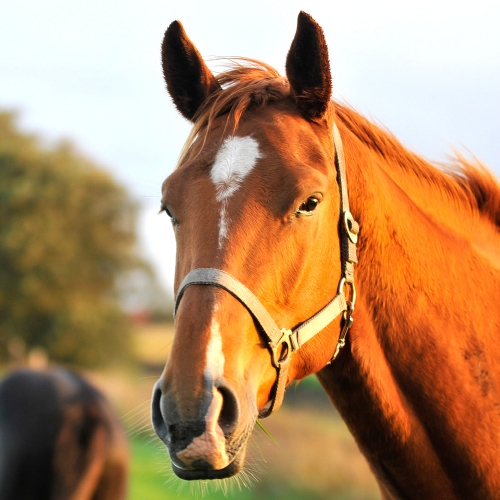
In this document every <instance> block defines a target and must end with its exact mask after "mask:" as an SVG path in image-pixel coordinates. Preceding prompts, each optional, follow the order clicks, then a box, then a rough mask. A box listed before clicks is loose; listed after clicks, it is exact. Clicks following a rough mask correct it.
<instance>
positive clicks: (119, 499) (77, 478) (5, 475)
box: [0, 368, 128, 500]
mask: <svg viewBox="0 0 500 500" xmlns="http://www.w3.org/2000/svg"><path fill="white" fill-rule="evenodd" d="M127 470H128V444H127V437H126V434H125V431H124V429H123V428H122V425H121V422H120V421H119V419H118V417H117V416H116V415H115V413H114V411H113V409H112V408H111V406H110V404H109V402H108V401H107V400H106V399H105V398H104V396H102V394H100V393H99V392H98V391H97V390H96V389H95V388H94V387H93V386H91V385H90V384H89V383H88V382H86V381H85V380H83V379H82V378H81V377H80V376H78V375H76V374H75V373H73V372H71V371H69V370H65V369H62V368H57V369H56V368H52V369H48V370H40V371H39V370H28V369H21V370H16V371H14V372H12V373H11V374H10V375H8V376H7V377H5V379H4V380H2V382H1V383H0V498H1V499H2V500H125V498H126V492H127Z"/></svg>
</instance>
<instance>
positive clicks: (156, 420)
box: [151, 383, 168, 443]
mask: <svg viewBox="0 0 500 500" xmlns="http://www.w3.org/2000/svg"><path fill="white" fill-rule="evenodd" d="M158 384H159V383H157V384H156V385H155V387H154V389H153V396H152V398H151V422H152V424H153V429H154V430H155V432H156V434H157V435H158V437H159V438H160V439H161V440H162V441H163V442H164V443H166V440H167V436H168V430H167V425H166V423H165V420H164V418H163V415H162V412H161V396H162V394H161V389H160V387H159V385H158Z"/></svg>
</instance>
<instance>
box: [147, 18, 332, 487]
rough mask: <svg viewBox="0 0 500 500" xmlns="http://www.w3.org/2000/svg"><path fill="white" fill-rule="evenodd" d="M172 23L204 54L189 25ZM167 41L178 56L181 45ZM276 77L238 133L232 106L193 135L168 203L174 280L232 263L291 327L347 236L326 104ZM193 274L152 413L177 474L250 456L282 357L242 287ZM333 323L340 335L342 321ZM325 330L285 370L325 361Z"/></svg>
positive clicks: (233, 469)
mask: <svg viewBox="0 0 500 500" xmlns="http://www.w3.org/2000/svg"><path fill="white" fill-rule="evenodd" d="M306 22H310V20H309V19H306ZM179 26H180V25H178V24H175V23H173V25H172V26H171V27H170V28H169V30H168V31H167V33H166V36H165V40H166V42H164V53H165V50H166V49H165V45H167V48H168V40H169V36H170V37H172V36H173V35H172V33H170V34H169V32H170V31H172V30H174V31H175V30H178V29H179ZM315 26H316V25H315ZM317 28H318V29H319V27H317ZM176 36H179V37H180V39H181V41H182V43H184V44H185V45H186V47H187V52H190V51H191V52H192V53H194V54H195V55H196V54H197V52H196V49H195V48H194V46H192V44H191V42H189V40H188V39H187V37H186V36H185V33H184V32H183V30H182V29H181V31H180V34H179V33H177V35H176ZM176 40H177V39H176ZM177 41H178V40H177ZM172 46H174V44H172ZM168 50H170V53H169V54H167V55H168V57H170V58H171V59H175V54H174V55H172V54H171V53H172V52H174V50H175V48H172V47H170V48H169V49H168ZM193 51H194V52H193ZM164 59H165V55H164ZM177 63H178V64H181V63H179V62H177ZM168 64H170V62H169V61H167V62H165V60H164V71H165V74H166V78H167V84H168V85H169V91H170V93H171V94H172V96H173V97H174V101H175V102H176V104H177V106H178V108H179V109H180V111H181V112H182V113H183V114H184V115H185V116H186V117H188V118H192V116H191V115H192V110H191V108H189V107H187V106H185V105H184V104H183V103H184V102H185V100H182V99H180V98H179V95H178V92H180V90H178V89H177V82H176V81H175V78H176V77H177V76H176V77H175V78H174V77H170V79H169V76H168V73H169V68H168V67H167V68H165V65H168ZM199 64H200V65H201V68H202V71H201V72H202V73H203V72H204V71H209V70H208V69H207V68H206V67H205V66H204V63H203V61H202V60H201V59H199ZM288 71H289V73H292V72H293V69H289V70H288ZM328 71H329V69H328ZM176 75H177V73H176ZM202 77H203V78H202V80H203V79H204V81H209V82H210V78H213V77H212V76H211V73H210V75H209V76H207V75H206V74H205V75H202ZM288 77H289V79H290V80H293V75H290V74H289V75H288ZM172 79H173V80H172ZM183 85H184V86H183V87H182V89H184V87H185V84H183ZM207 85H208V84H207ZM217 85H218V84H217V83H214V81H211V83H210V84H209V86H211V87H216V86H217ZM266 85H268V84H266ZM274 85H275V86H276V85H278V84H276V83H274ZM279 85H281V87H285V85H286V90H287V95H286V97H284V98H282V99H280V100H278V101H277V102H269V103H268V104H267V105H266V106H262V107H250V108H249V109H247V110H246V111H245V113H244V115H243V116H242V117H241V120H240V121H239V123H238V124H237V128H236V131H235V132H234V133H233V130H234V128H233V126H234V122H233V117H232V116H229V117H228V115H227V114H222V115H221V116H219V117H218V118H216V119H215V120H213V121H211V122H210V123H209V124H208V126H207V127H205V128H204V129H203V130H201V131H200V132H199V133H198V134H197V136H196V138H195V139H194V140H193V142H192V144H191V146H190V148H189V150H188V152H187V153H186V154H185V155H184V157H183V158H182V160H181V162H180V165H179V167H178V168H177V169H176V170H175V171H174V173H173V174H172V175H171V176H170V177H169V178H168V179H167V180H166V181H165V183H164V185H163V192H162V195H163V196H162V204H163V207H164V209H165V210H166V211H167V213H168V214H169V215H170V216H171V218H172V224H173V226H174V231H175V234H176V239H177V267H176V286H175V287H176V291H177V293H179V287H180V284H181V281H182V280H183V279H184V277H185V276H186V275H187V274H188V273H190V271H192V270H194V269H200V268H201V269H204V268H212V270H213V269H217V270H223V271H225V272H227V273H229V274H230V275H232V276H234V277H235V278H236V279H237V280H238V281H239V282H241V283H243V284H244V285H245V286H246V287H247V288H248V289H250V290H251V291H252V292H253V294H255V296H257V297H258V299H259V301H260V302H261V303H262V305H263V306H264V307H265V309H267V311H268V312H269V314H270V315H271V317H272V318H273V319H274V321H275V322H276V324H277V325H280V327H286V328H292V327H294V326H296V325H298V324H300V323H302V322H303V321H305V320H307V319H308V318H310V317H311V316H312V315H313V314H314V313H316V312H317V311H318V308H319V307H318V306H323V305H325V304H326V303H328V301H330V300H331V299H332V297H333V296H334V295H335V293H336V289H337V284H338V282H339V276H340V259H339V258H338V257H336V256H338V255H339V240H338V233H337V231H336V230H335V223H333V224H332V221H336V220H338V216H339V204H340V202H339V192H338V191H339V190H338V185H337V182H336V173H335V169H334V168H333V169H332V165H333V163H334V148H333V144H332V139H331V122H330V120H329V119H328V118H327V117H326V115H327V113H325V112H317V113H316V115H315V116H312V117H313V118H315V119H314V120H310V119H307V118H305V117H304V112H303V110H301V109H299V105H298V103H297V100H296V99H293V98H291V96H290V93H289V90H288V86H287V84H285V83H284V82H283V80H280V82H279ZM291 86H292V89H293V81H292V82H291ZM220 92H221V95H224V92H226V93H227V92H231V89H229V90H222V89H220ZM206 93H210V89H208V90H206ZM296 93H297V94H298V92H296ZM191 97H192V99H195V98H196V96H194V97H193V96H191ZM329 97H330V96H329V93H328V95H327V99H329ZM203 98H204V96H203ZM320 235H321V236H320ZM332 256H334V257H332ZM337 259H338V260H337ZM332 261H333V262H332ZM192 285H193V286H189V288H186V289H185V290H183V293H182V300H180V299H179V301H178V304H177V311H176V318H175V338H174V342H173V345H172V350H171V353H170V357H169V360H168V363H167V365H166V368H165V370H164V373H163V374H162V376H161V378H160V380H159V381H158V383H157V384H156V386H155V389H154V392H153V408H152V418H153V424H154V427H155V430H156V432H157V434H158V435H159V437H160V438H161V439H162V440H163V441H164V442H165V444H166V445H167V447H168V449H169V452H170V456H171V460H172V466H173V469H174V471H175V473H176V474H177V475H178V476H179V477H181V478H183V479H213V478H224V477H229V476H231V475H233V474H236V473H237V472H238V471H239V470H240V469H241V466H242V464H243V461H244V456H245V448H246V442H247V439H248V437H249V435H250V432H251V431H252V428H253V426H254V423H255V420H256V418H257V417H258V416H259V415H261V416H262V415H266V414H267V411H266V408H267V407H268V405H269V404H270V400H272V398H273V392H274V391H275V384H276V379H277V375H276V368H275V367H274V366H273V364H272V362H271V356H270V352H269V349H268V347H269V346H268V342H267V340H266V338H265V336H263V335H262V332H261V331H260V327H259V325H258V323H257V322H256V321H255V318H254V317H253V315H252V314H250V312H249V310H248V308H247V307H246V306H244V305H243V304H242V302H241V301H240V299H238V298H236V297H235V296H233V294H232V293H230V292H228V291H227V290H226V289H223V288H220V287H218V286H200V285H197V284H196V283H192ZM332 325H333V326H332V327H333V328H335V329H336V330H335V332H336V334H337V335H338V329H339V320H336V321H335V322H334V323H333V324H332ZM326 330H328V329H326ZM327 337H328V332H327V333H324V334H323V333H322V334H320V335H318V336H317V337H315V338H313V339H312V340H311V341H310V342H308V344H307V345H305V346H304V349H302V350H301V351H299V352H298V353H297V354H296V355H294V357H293V358H292V360H291V363H290V369H289V372H288V380H289V381H291V380H293V379H296V378H301V377H303V376H305V375H307V374H309V373H311V372H313V371H316V370H318V369H320V368H321V367H323V366H325V364H326V363H327V362H328V360H329V359H330V358H331V356H332V347H331V341H330V342H328V340H327ZM286 348H287V347H285V349H286ZM288 348H289V346H288ZM313 352H314V355H313ZM282 354H283V355H284V356H286V355H287V354H288V353H286V352H284V353H282ZM285 382H286V380H285Z"/></svg>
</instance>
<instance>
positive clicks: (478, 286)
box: [319, 129, 500, 498]
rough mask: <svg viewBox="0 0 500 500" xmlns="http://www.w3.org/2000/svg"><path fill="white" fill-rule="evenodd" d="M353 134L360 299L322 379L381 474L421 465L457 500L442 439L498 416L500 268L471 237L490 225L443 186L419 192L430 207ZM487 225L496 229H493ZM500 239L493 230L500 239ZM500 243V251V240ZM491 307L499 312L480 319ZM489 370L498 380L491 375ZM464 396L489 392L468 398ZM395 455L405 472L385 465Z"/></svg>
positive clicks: (351, 179) (349, 150)
mask: <svg viewBox="0 0 500 500" xmlns="http://www.w3.org/2000/svg"><path fill="white" fill-rule="evenodd" d="M341 134H342V136H343V140H344V147H345V156H346V164H347V171H348V183H349V197H350V202H351V210H352V212H353V215H354V217H355V218H356V219H357V220H358V222H359V223H360V228H361V229H360V240H359V241H360V242H359V246H358V257H359V264H358V265H357V266H356V275H355V281H356V288H357V295H358V300H357V304H356V310H355V312H354V325H353V327H352V329H351V331H350V333H349V336H348V339H349V340H348V342H349V344H348V348H347V354H346V355H343V353H342V354H341V355H340V356H339V358H337V360H336V361H335V362H334V363H333V364H332V365H330V366H329V367H327V368H326V369H325V370H323V371H322V372H320V373H319V378H320V380H321V381H322V383H323V385H324V386H325V389H326V390H327V392H328V393H329V395H330V396H331V398H332V400H333V401H334V403H335V405H336V406H337V408H338V409H339V411H340V413H341V414H342V415H343V417H344V419H345V420H346V422H347V424H348V426H349V427H350V430H351V432H352V433H353V434H354V436H355V437H356V438H357V441H358V444H359V446H360V448H361V449H362V450H363V451H366V452H367V457H368V458H369V457H370V456H371V457H378V458H376V459H374V460H373V461H372V460H370V458H369V460H370V461H371V462H372V467H373V468H374V469H377V468H380V467H382V468H385V469H387V468H388V469H387V470H389V469H390V470H391V473H392V474H393V475H394V476H395V477H396V476H397V475H398V474H399V473H404V471H403V472H402V471H401V469H402V468H404V467H406V472H408V468H412V469H413V471H412V473H413V474H414V477H415V481H416V482H417V483H418V481H419V479H421V477H420V478H419V474H422V476H425V475H426V474H427V475H429V474H430V475H429V479H430V482H429V484H432V487H433V488H438V486H437V485H441V486H439V488H441V487H442V488H443V490H442V493H443V496H442V497H441V498H445V497H446V491H448V489H449V487H450V485H449V483H448V479H447V474H446V473H445V472H443V457H440V456H438V453H437V452H436V451H435V449H434V445H433V444H431V442H432V440H441V439H442V442H441V445H442V447H443V450H446V446H447V445H448V444H449V443H450V442H452V441H453V438H452V437H451V435H453V429H454V428H455V426H456V425H458V424H457V422H456V421H455V422H454V421H453V418H464V419H465V418H466V416H467V417H468V418H471V420H472V421H474V419H475V418H477V419H478V420H480V419H481V412H483V413H485V412H489V414H491V415H493V413H492V412H491V407H490V406H488V405H490V400H488V399H487V398H484V397H483V398H482V400H481V404H478V402H477V401H478V400H477V399H476V397H477V398H479V399H480V398H481V394H483V395H484V394H486V393H488V394H489V393H490V392H491V391H493V390H494V387H495V385H496V384H497V383H498V382H500V372H499V370H497V369H496V368H493V366H492V365H493V364H494V363H493V361H494V359H495V358H494V357H493V356H496V359H497V360H498V359H500V349H498V348H496V347H493V346H488V347H487V348H486V347H483V342H485V343H486V342H491V344H493V345H496V344H498V342H496V341H495V335H497V334H498V332H497V329H498V325H499V324H500V314H499V312H498V307H497V306H496V305H495V304H496V301H497V300H498V297H500V273H499V271H498V269H500V266H499V267H498V268H497V270H496V271H495V270H494V269H492V268H491V265H489V264H490V262H489V261H488V258H486V257H485V256H484V255H481V253H480V252H478V251H477V248H476V247H475V244H474V243H473V242H471V235H470V234H469V233H470V231H469V229H468V228H469V226H470V227H472V226H474V220H475V226H476V229H477V228H478V225H480V224H479V223H478V215H477V214H472V213H471V212H470V210H469V211H467V210H465V208H464V206H460V203H459V202H456V203H455V205H453V204H452V203H450V202H449V200H448V198H447V195H446V193H444V194H443V192H442V191H440V190H439V189H438V188H437V187H436V185H435V183H434V182H428V183H427V184H428V185H427V186H424V183H421V186H419V189H422V190H423V189H424V187H427V193H428V194H427V196H428V199H429V200H433V201H432V202H430V203H429V205H427V206H425V204H424V202H423V201H420V202H419V200H418V196H419V195H418V191H417V190H416V189H413V190H412V187H411V185H412V182H415V179H411V178H408V179H405V178H404V175H403V173H402V172H401V171H397V170H395V171H394V175H391V167H390V166H389V165H388V163H387V162H386V161H385V160H384V158H383V157H382V155H379V154H375V153H373V152H372V150H371V149H368V148H367V147H366V146H365V147H364V146H363V144H362V143H361V141H360V140H359V139H358V138H357V137H355V136H354V135H353V134H351V133H350V132H349V131H347V130H345V129H341ZM394 168H395V169H397V168H398V167H396V166H394ZM433 175H434V174H433ZM457 205H458V207H457ZM438 208H440V209H439V211H438V210H437V209H438ZM456 210H458V211H459V213H458V214H457V213H456ZM433 212H435V214H434V215H433ZM490 226H491V224H490ZM487 228H488V224H487V223H485V224H484V227H483V228H482V229H481V231H484V232H485V233H486V232H488V229H487ZM490 229H491V228H490ZM494 233H495V231H494V230H493V229H491V230H490V231H489V234H490V236H492V237H493V234H494ZM494 237H495V238H496V240H495V243H496V245H500V240H499V236H498V234H496V235H495V236H494ZM497 248H500V246H497ZM497 262H499V263H500V260H499V261H497ZM486 277H488V279H489V280H490V281H491V283H489V285H488V288H489V293H484V294H482V293H481V291H482V289H484V288H485V285H484V283H483V280H484V279H486ZM460 284H465V286H464V285H462V286H460ZM473 291H474V292H475V293H472V292H473ZM485 309H486V310H487V311H488V314H478V311H484V310H485ZM495 325H497V326H495ZM494 350H496V351H497V352H496V353H494ZM485 352H487V354H485ZM493 353H494V354H493ZM490 356H491V358H490ZM467 358H470V359H473V360H476V361H477V366H474V367H472V368H471V366H469V365H467V364H466V361H464V360H466V359H467ZM476 358H477V359H476ZM464 363H465V364H464ZM481 363H482V365H481ZM490 363H491V366H490ZM481 366H482V368H481ZM485 367H486V368H485ZM479 369H481V370H483V371H484V370H489V374H488V372H486V375H484V373H483V375H481V374H480V373H479V372H478V371H477V370H479ZM494 372H496V373H494ZM481 377H483V379H482V380H481ZM490 379H492V380H495V381H494V382H493V381H492V380H490ZM476 386H477V387H476ZM463 387H468V388H470V389H469V390H470V392H471V393H474V392H478V394H477V395H476V394H473V396H474V397H471V394H469V395H468V397H470V401H467V400H466V401H464V396H463V394H461V393H460V392H461V391H462V388H463ZM483 402H484V405H483ZM460 405H461V406H460ZM474 405H476V406H475V407H474ZM464 411H465V412H466V413H468V415H465V414H464ZM471 415H473V417H471ZM495 415H497V416H498V413H495ZM491 418H492V419H496V418H497V417H491ZM498 420H500V418H498ZM437 421H439V422H441V424H440V425H441V426H442V427H441V428H440V433H436V434H435V435H434V434H433V432H430V431H429V427H430V426H432V425H433V422H437ZM491 423H492V425H497V424H500V422H497V421H496V420H495V422H491ZM461 439H464V440H466V439H468V438H467V437H463V438H461ZM435 442H436V441H434V443H435ZM389 443H390V444H389ZM464 446H473V445H472V444H471V443H470V442H467V443H466V444H464ZM410 449H411V450H412V451H411V456H409V455H408V452H407V450H410ZM381 450H385V452H386V453H387V455H385V452H382V451H381ZM384 456H386V457H387V456H392V457H393V458H394V460H395V461H397V460H399V461H400V463H399V464H397V465H395V464H394V462H393V463H392V464H387V463H385V464H384V465H383V466H382V465H380V464H381V463H382V462H384V458H383V457H384ZM471 456H472V455H471ZM381 457H382V458H381ZM424 464H426V465H425V466H424ZM429 464H431V469H432V470H433V472H432V473H430V472H429V468H428V465H429ZM445 465H446V464H445ZM462 465H463V464H460V466H462ZM450 467H452V466H450ZM387 470H386V472H387ZM386 472H383V471H382V472H381V473H380V474H381V475H382V476H386V475H387V474H386ZM432 474H435V481H433V480H431V475H432ZM418 484H420V483H418ZM414 487H415V488H417V484H415V485H414ZM436 491H438V490H436ZM439 491H441V490H439ZM426 494H427V493H425V492H423V491H422V496H421V497H420V498H431V496H429V497H426ZM400 496H402V497H405V495H403V494H402V493H401V495H400ZM410 497H411V498H413V497H412V496H411V495H410V496H408V498H410ZM432 498H438V496H432ZM485 498H486V497H485Z"/></svg>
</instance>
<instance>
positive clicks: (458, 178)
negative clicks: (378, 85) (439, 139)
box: [335, 103, 500, 227]
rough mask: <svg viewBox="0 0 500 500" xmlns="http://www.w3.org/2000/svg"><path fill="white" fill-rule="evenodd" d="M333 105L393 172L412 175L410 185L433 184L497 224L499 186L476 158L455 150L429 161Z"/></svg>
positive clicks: (346, 109) (381, 129)
mask: <svg viewBox="0 0 500 500" xmlns="http://www.w3.org/2000/svg"><path fill="white" fill-rule="evenodd" d="M335 108H336V109H335V113H336V117H338V118H339V119H340V121H341V122H342V123H343V124H344V125H345V126H346V127H347V128H348V129H349V130H350V131H351V132H352V133H353V134H354V135H355V136H356V137H357V138H358V139H359V140H360V141H361V142H362V143H363V144H365V145H366V146H367V147H368V148H369V149H370V150H371V151H372V152H374V153H375V154H376V155H378V156H380V157H381V158H383V159H385V160H386V162H387V163H388V164H389V165H390V168H391V173H392V174H394V169H399V170H401V171H402V173H404V174H405V175H406V176H410V177H411V184H412V185H414V186H415V185H416V186H417V187H419V186H432V187H434V188H436V189H437V190H438V191H440V192H441V193H442V195H443V197H445V198H448V199H449V200H450V201H453V202H455V203H459V204H465V206H466V207H468V208H469V209H470V210H472V211H478V212H479V213H480V214H481V215H483V216H484V217H486V218H487V219H488V220H490V221H491V222H492V223H493V224H494V225H495V226H497V227H500V185H499V183H498V181H497V179H496V178H495V177H494V175H493V174H492V173H491V172H490V171H489V170H488V169H487V168H486V167H485V166H484V165H483V164H481V163H480V162H479V160H477V159H476V158H473V160H474V161H470V160H468V159H467V158H465V156H463V155H462V154H460V153H459V152H457V151H455V152H454V156H453V157H451V158H450V160H449V161H448V162H447V163H443V164H434V163H431V162H429V161H427V160H425V159H424V158H423V157H421V156H419V155H417V154H415V153H413V152H411V151H410V150H408V149H407V148H405V147H404V146H403V145H402V144H401V142H399V140H398V139H397V138H396V137H395V136H394V135H393V134H392V133H391V132H390V131H389V130H387V129H385V128H384V127H381V126H379V125H376V124H374V123H373V122H371V121H369V120H368V119H367V118H365V117H364V116H362V115H360V114H359V113H357V112H356V111H355V110H353V109H352V108H350V107H348V106H346V105H342V104H338V103H337V104H336V106H335Z"/></svg>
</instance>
